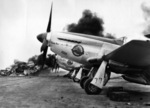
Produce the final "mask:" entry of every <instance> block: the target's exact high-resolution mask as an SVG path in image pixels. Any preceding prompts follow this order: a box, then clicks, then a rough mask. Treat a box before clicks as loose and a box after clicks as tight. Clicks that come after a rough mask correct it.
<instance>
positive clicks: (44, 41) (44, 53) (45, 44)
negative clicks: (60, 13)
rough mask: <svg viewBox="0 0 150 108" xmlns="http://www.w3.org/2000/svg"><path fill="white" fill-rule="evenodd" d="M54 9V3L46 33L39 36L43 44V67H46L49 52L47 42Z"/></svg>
mask: <svg viewBox="0 0 150 108" xmlns="http://www.w3.org/2000/svg"><path fill="white" fill-rule="evenodd" d="M52 8H53V3H52V4H51V10H50V16H49V22H48V25H47V30H46V33H42V34H39V35H38V36H37V39H38V40H39V41H40V42H41V43H42V46H41V52H43V61H44V62H43V65H42V67H43V66H44V63H45V61H46V54H47V50H48V45H47V44H48V41H47V40H46V38H47V34H48V33H49V32H51V20H52Z"/></svg>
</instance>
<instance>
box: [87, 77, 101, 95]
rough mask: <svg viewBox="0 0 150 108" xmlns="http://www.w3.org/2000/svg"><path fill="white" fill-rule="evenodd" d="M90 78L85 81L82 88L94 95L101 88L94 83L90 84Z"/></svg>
mask: <svg viewBox="0 0 150 108" xmlns="http://www.w3.org/2000/svg"><path fill="white" fill-rule="evenodd" d="M91 81H92V78H89V79H87V80H86V81H85V84H84V90H85V92H86V93H87V94H89V95H96V94H99V93H100V92H101V91H102V89H100V88H98V87H96V86H95V85H93V84H91Z"/></svg>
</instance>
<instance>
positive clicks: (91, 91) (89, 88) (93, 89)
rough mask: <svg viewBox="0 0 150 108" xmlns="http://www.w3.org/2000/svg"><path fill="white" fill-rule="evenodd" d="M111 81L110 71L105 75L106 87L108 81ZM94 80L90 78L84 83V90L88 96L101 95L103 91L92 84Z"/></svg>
mask: <svg viewBox="0 0 150 108" xmlns="http://www.w3.org/2000/svg"><path fill="white" fill-rule="evenodd" d="M109 79H110V71H106V72H105V75H104V86H105V85H106V84H107V82H108V80H109ZM92 80H93V78H89V79H87V80H86V81H85V83H84V90H85V92H86V93H87V94H90V95H96V94H99V93H100V92H101V91H102V89H100V88H98V87H96V86H95V85H93V84H91V81H92Z"/></svg>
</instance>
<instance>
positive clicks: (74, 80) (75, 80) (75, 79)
mask: <svg viewBox="0 0 150 108" xmlns="http://www.w3.org/2000/svg"><path fill="white" fill-rule="evenodd" d="M72 80H73V82H77V83H78V82H80V80H79V79H77V78H76V75H75V76H74V77H73V78H72Z"/></svg>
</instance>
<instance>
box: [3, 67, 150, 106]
mask: <svg viewBox="0 0 150 108" xmlns="http://www.w3.org/2000/svg"><path fill="white" fill-rule="evenodd" d="M63 74H65V72H64V71H61V72H59V73H50V72H49V70H44V71H42V74H41V75H40V76H38V77H30V76H28V77H0V108H149V107H150V87H146V86H139V85H135V84H131V83H128V82H126V81H124V80H123V79H122V78H121V77H116V76H114V77H113V78H112V79H111V80H110V81H109V83H108V84H107V86H106V87H104V90H103V91H102V93H101V94H100V95H87V94H86V93H85V92H84V90H83V89H81V87H80V85H79V84H78V83H74V82H73V81H72V80H71V79H68V78H64V77H62V75H63ZM113 86H120V87H124V88H125V89H128V90H133V91H134V93H133V94H130V101H129V100H128V101H112V100H110V98H109V97H107V95H106V94H107V92H108V89H109V88H111V87H113Z"/></svg>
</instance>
